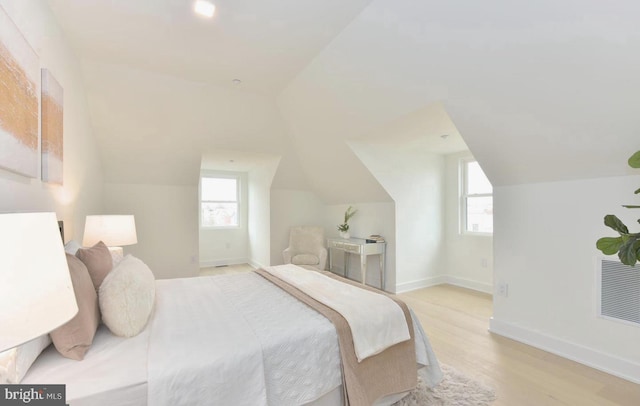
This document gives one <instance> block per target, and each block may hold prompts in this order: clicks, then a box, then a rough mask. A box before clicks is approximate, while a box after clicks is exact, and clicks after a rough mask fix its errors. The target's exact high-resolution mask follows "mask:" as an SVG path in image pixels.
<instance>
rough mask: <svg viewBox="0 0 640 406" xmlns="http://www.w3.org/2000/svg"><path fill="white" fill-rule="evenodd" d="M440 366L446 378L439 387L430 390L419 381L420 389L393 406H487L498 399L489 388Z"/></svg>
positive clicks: (444, 366) (445, 366)
mask: <svg viewBox="0 0 640 406" xmlns="http://www.w3.org/2000/svg"><path fill="white" fill-rule="evenodd" d="M440 366H441V368H442V372H443V373H444V378H443V379H442V382H440V384H439V385H438V386H436V387H435V388H433V389H429V388H427V386H426V385H425V384H424V382H422V380H421V379H418V387H417V388H416V389H415V390H413V391H411V393H410V394H408V395H407V396H405V397H404V398H403V399H402V400H400V401H398V402H397V403H394V404H393V406H427V405H428V406H486V405H490V404H491V402H493V401H494V400H495V399H496V395H495V392H494V391H493V389H491V388H489V387H488V386H486V385H484V384H482V383H480V382H478V381H474V380H473V379H470V378H468V377H466V376H464V375H462V374H461V373H460V372H457V371H456V370H455V369H453V368H451V367H449V366H447V365H440Z"/></svg>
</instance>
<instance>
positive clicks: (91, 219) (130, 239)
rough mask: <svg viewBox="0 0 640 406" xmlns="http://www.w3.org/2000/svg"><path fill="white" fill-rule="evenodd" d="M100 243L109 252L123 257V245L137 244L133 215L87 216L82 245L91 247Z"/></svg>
mask: <svg viewBox="0 0 640 406" xmlns="http://www.w3.org/2000/svg"><path fill="white" fill-rule="evenodd" d="M99 241H102V242H103V243H104V244H105V245H106V246H107V247H109V250H111V251H115V252H116V253H117V254H119V255H120V256H122V255H123V250H122V246H123V245H133V244H137V243H138V236H137V235H136V221H135V219H134V217H133V215H100V216H87V219H86V221H85V223H84V237H83V239H82V245H84V246H85V247H91V246H93V245H94V244H96V243H97V242H99Z"/></svg>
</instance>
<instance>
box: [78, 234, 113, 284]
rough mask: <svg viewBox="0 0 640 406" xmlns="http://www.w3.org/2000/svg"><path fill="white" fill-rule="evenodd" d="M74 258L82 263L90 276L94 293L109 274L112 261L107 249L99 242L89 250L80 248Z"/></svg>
mask: <svg viewBox="0 0 640 406" xmlns="http://www.w3.org/2000/svg"><path fill="white" fill-rule="evenodd" d="M76 257H78V258H79V259H80V261H82V262H83V263H84V264H85V266H86V267H87V269H88V270H89V275H90V276H91V281H92V282H93V286H94V287H95V290H96V292H97V291H98V289H100V285H101V284H102V281H103V280H104V278H105V277H106V276H107V274H108V273H109V272H111V268H113V260H112V259H111V253H110V252H109V248H107V246H106V245H104V243H103V242H102V241H99V242H97V243H96V245H94V246H93V247H91V248H80V249H79V250H78V251H77V252H76Z"/></svg>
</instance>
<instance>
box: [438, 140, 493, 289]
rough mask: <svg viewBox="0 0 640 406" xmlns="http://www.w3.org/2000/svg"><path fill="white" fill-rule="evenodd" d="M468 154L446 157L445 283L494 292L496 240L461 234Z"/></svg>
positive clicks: (488, 237) (490, 237) (469, 155)
mask: <svg viewBox="0 0 640 406" xmlns="http://www.w3.org/2000/svg"><path fill="white" fill-rule="evenodd" d="M463 158H471V159H473V156H472V155H471V153H470V152H469V151H466V152H461V153H456V154H449V155H447V156H446V157H445V244H444V247H445V253H446V262H445V263H446V270H447V274H446V280H447V282H448V283H450V284H454V285H458V286H462V287H466V288H469V289H475V290H479V291H482V292H486V293H492V292H493V236H487V235H471V234H461V233H460V190H461V189H460V188H461V185H460V173H459V166H460V160H461V159H463Z"/></svg>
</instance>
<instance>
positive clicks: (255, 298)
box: [24, 273, 441, 406]
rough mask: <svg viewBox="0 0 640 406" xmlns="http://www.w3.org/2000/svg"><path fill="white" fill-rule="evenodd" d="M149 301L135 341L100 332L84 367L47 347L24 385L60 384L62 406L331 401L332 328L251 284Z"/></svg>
mask: <svg viewBox="0 0 640 406" xmlns="http://www.w3.org/2000/svg"><path fill="white" fill-rule="evenodd" d="M156 298H157V302H156V310H155V311H154V314H153V316H152V320H151V322H150V324H149V325H148V326H147V328H146V329H145V330H144V331H143V333H141V334H140V335H138V336H136V337H134V338H130V339H124V338H119V337H115V336H113V335H111V334H110V333H109V331H108V330H107V329H106V328H105V327H104V326H101V327H100V329H99V330H98V334H97V335H96V339H95V341H94V345H93V346H92V347H91V349H90V350H89V351H88V352H87V355H86V358H85V360H83V361H81V362H78V361H73V360H69V359H65V358H62V357H61V356H60V355H59V354H57V352H55V349H54V348H53V347H51V348H49V349H48V350H46V351H45V353H43V355H41V357H40V358H39V359H38V360H37V361H36V363H35V364H34V366H33V367H32V368H31V370H30V371H29V373H28V374H27V376H26V377H25V381H24V382H25V383H34V384H36V383H37V384H42V383H64V384H66V385H67V401H68V403H69V404H70V405H72V406H84V405H92V406H97V405H109V406H117V405H132V406H133V405H146V404H149V405H154V406H156V405H162V404H167V405H169V404H171V405H179V404H183V405H197V404H201V405H210V404H233V405H252V406H253V405H266V404H269V405H283V406H284V405H300V404H305V403H314V402H315V401H316V400H317V399H319V398H320V399H323V398H324V399H326V398H327V394H330V395H335V394H339V393H340V389H339V386H340V384H341V371H340V364H339V363H340V356H339V349H338V341H337V335H336V332H335V329H334V328H333V325H332V324H331V323H330V322H329V321H328V320H327V319H325V318H324V317H323V316H321V315H319V314H318V313H316V312H315V311H314V310H312V309H310V308H309V307H307V306H306V305H304V304H302V303H300V302H298V301H297V300H296V299H294V298H292V297H291V296H289V295H288V294H287V293H286V292H284V291H282V290H281V289H279V288H277V287H276V286H275V285H273V284H271V283H270V282H269V281H267V280H265V279H264V278H262V277H261V276H259V275H257V274H254V273H246V274H237V275H221V276H214V277H199V278H188V279H173V280H159V281H157V291H156ZM414 330H415V332H416V356H417V361H418V363H419V364H420V365H430V367H429V368H422V369H421V370H420V371H419V373H420V374H421V376H422V377H423V379H425V381H427V382H428V383H431V384H435V383H437V382H438V381H439V380H440V377H441V372H440V369H439V367H438V364H437V361H436V359H435V357H434V355H433V352H432V350H431V347H430V346H429V344H428V341H427V340H426V337H425V336H424V335H423V333H422V331H421V329H420V326H419V323H418V322H417V320H416V319H415V317H414ZM147 350H148V352H147ZM147 360H148V362H147ZM147 364H148V365H147ZM333 398H335V397H333Z"/></svg>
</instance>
